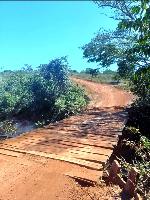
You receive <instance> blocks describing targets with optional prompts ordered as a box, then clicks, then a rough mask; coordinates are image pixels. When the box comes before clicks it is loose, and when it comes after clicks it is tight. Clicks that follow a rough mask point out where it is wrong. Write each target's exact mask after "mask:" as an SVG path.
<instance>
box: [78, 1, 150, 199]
mask: <svg viewBox="0 0 150 200" xmlns="http://www.w3.org/2000/svg"><path fill="white" fill-rule="evenodd" d="M94 3H96V4H97V5H98V6H99V7H102V8H104V7H109V8H110V9H112V11H113V12H111V16H109V17H112V18H114V19H116V20H118V27H117V29H116V30H115V31H105V30H100V31H99V32H98V34H97V35H96V37H94V38H93V39H92V40H91V41H90V42H89V43H88V44H85V45H84V46H83V47H82V49H83V56H84V58H86V59H87V60H88V62H95V63H97V64H98V65H99V66H100V67H109V66H110V65H111V64H114V63H117V65H118V71H117V76H118V78H119V79H120V78H121V79H126V80H128V81H129V83H130V88H131V91H132V92H133V93H134V94H135V95H136V96H137V97H138V98H137V100H136V102H134V104H133V105H132V106H131V108H130V109H129V110H128V113H129V119H128V122H127V124H126V128H125V129H124V130H123V136H122V138H121V139H120V140H121V141H120V144H119V143H118V145H120V146H118V148H119V149H118V151H117V150H116V151H117V153H116V156H117V155H118V153H119V155H120V158H121V159H122V158H123V159H124V160H123V163H125V165H126V166H127V163H128V165H130V164H131V165H134V166H136V167H137V168H138V169H139V171H140V177H139V181H138V189H139V190H140V189H141V191H140V193H141V194H142V195H143V196H144V198H145V199H148V198H150V196H149V183H150V174H149V173H148V172H149V171H150V162H149V160H150V149H149V144H150V0H139V1H135V0H130V1H125V0H123V1H117V0H115V1H107V0H104V1H94ZM128 127H129V128H128ZM131 127H132V128H131ZM137 130H138V131H137ZM133 132H134V134H133ZM126 136H127V137H126ZM124 140H125V141H124ZM125 165H122V166H123V169H122V170H125Z"/></svg>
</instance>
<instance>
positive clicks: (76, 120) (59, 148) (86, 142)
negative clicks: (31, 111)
mask: <svg viewBox="0 0 150 200" xmlns="http://www.w3.org/2000/svg"><path fill="white" fill-rule="evenodd" d="M73 80H74V81H75V82H77V83H78V84H80V85H82V86H84V87H85V88H86V89H87V91H88V93H89V96H90V99H91V102H90V105H89V106H88V108H87V110H86V111H84V112H83V113H82V114H80V115H77V116H72V117H70V118H68V119H64V120H62V121H60V122H57V123H54V124H50V125H48V126H46V127H44V128H40V129H36V130H33V131H32V132H29V133H25V134H22V135H21V136H18V137H17V138H12V139H9V140H6V141H4V142H2V143H1V146H0V152H1V151H3V152H4V151H7V152H8V151H9V152H13V153H27V154H31V155H36V156H43V157H46V158H51V159H56V160H62V161H66V162H70V163H74V164H77V165H80V166H83V167H85V168H88V169H90V170H91V171H90V172H91V173H90V172H89V173H88V174H87V173H86V174H84V173H83V171H82V170H81V171H80V172H79V171H75V170H72V171H69V172H68V173H67V175H68V176H78V177H83V178H87V179H90V180H96V179H97V178H98V176H100V174H101V173H102V169H103V164H104V163H106V161H107V159H108V158H109V156H110V155H111V153H112V150H113V145H116V143H117V138H118V135H119V134H121V131H122V127H123V125H124V123H125V120H126V118H127V113H126V111H125V109H124V108H125V107H126V106H127V105H128V104H129V103H130V102H131V100H132V99H133V96H132V94H130V93H128V92H125V91H122V90H120V89H117V88H115V87H113V86H110V85H104V84H97V83H93V82H90V81H85V80H80V79H73Z"/></svg>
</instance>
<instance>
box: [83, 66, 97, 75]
mask: <svg viewBox="0 0 150 200" xmlns="http://www.w3.org/2000/svg"><path fill="white" fill-rule="evenodd" d="M85 73H86V74H90V75H91V76H92V77H94V76H95V77H96V76H97V75H98V73H99V68H96V69H92V68H86V70H85Z"/></svg>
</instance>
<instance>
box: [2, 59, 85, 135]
mask: <svg viewBox="0 0 150 200" xmlns="http://www.w3.org/2000/svg"><path fill="white" fill-rule="evenodd" d="M0 77H1V79H2V81H1V85H0V120H1V124H0V132H1V134H4V133H5V134H6V135H9V134H12V133H13V131H15V128H14V126H13V119H22V120H24V119H27V120H30V121H32V122H34V123H35V124H36V125H37V126H43V125H45V124H47V123H50V122H55V121H57V120H61V119H63V118H66V117H68V116H69V115H73V114H76V113H78V112H80V111H81V110H82V109H84V108H85V107H86V105H87V102H88V100H87V98H86V95H85V92H84V90H83V89H82V88H80V87H79V86H77V85H75V84H74V83H73V82H71V80H70V79H69V74H68V63H67V59H66V57H62V58H58V59H54V60H51V61H50V62H49V64H45V65H40V66H39V67H38V68H37V69H36V70H33V69H32V68H31V66H29V65H26V67H25V68H23V69H22V70H18V71H4V72H1V74H0Z"/></svg>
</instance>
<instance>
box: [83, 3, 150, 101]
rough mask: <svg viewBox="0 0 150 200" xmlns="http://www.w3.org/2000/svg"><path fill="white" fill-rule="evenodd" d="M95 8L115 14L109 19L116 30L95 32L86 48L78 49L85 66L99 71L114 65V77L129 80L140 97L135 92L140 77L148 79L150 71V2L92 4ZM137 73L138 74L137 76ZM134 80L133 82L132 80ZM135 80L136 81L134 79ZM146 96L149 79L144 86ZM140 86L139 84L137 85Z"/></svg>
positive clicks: (149, 85) (139, 93)
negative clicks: (93, 64)
mask: <svg viewBox="0 0 150 200" xmlns="http://www.w3.org/2000/svg"><path fill="white" fill-rule="evenodd" d="M94 2H95V3H96V4H98V6H99V7H109V8H111V9H113V10H115V13H116V14H117V18H116V14H115V15H113V16H112V17H113V18H115V19H118V20H119V22H118V28H117V30H115V31H113V32H99V33H98V34H97V36H96V37H95V38H94V39H92V40H91V42H89V43H88V44H86V45H84V46H83V47H82V49H83V56H84V58H87V59H88V62H96V63H98V64H99V65H102V66H103V67H109V66H110V65H111V64H113V63H117V64H118V73H120V75H121V76H122V77H129V78H130V80H131V81H132V83H133V92H135V93H136V94H137V95H139V96H140V97H141V98H144V97H145V95H142V96H141V92H139V90H136V87H137V85H138V82H137V80H141V79H140V76H141V75H142V74H143V73H144V75H142V76H143V77H148V76H147V75H146V74H147V73H149V70H145V69H149V67H150V0H140V1H134V0H130V1H125V0H123V1H117V0H115V1H105V0H104V1H94ZM139 72H140V73H139ZM135 77H136V81H135V80H134V78H135ZM137 77H139V78H137ZM144 79H145V78H143V84H145V87H147V89H143V87H142V86H141V88H140V90H141V91H142V90H144V91H145V92H146V93H147V94H149V92H148V91H149V90H150V88H149V87H150V84H149V82H150V79H148V80H147V79H145V80H146V81H147V82H148V84H147V83H146V82H145V83H144ZM139 85H140V84H139Z"/></svg>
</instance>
